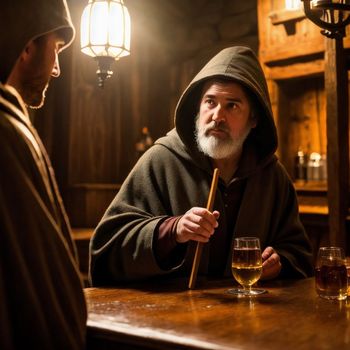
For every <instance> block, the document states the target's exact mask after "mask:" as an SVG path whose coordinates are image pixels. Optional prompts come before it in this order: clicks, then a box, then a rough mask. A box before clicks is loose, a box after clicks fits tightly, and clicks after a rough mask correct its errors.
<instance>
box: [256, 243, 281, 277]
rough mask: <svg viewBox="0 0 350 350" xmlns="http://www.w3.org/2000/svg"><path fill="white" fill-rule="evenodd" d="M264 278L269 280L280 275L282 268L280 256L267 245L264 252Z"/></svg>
mask: <svg viewBox="0 0 350 350" xmlns="http://www.w3.org/2000/svg"><path fill="white" fill-rule="evenodd" d="M262 261H263V264H262V275H261V279H262V280H269V279H272V278H275V277H277V276H278V275H279V273H280V272H281V269H282V265H281V259H280V256H279V255H278V254H277V253H276V252H275V250H274V249H273V248H272V247H266V248H265V250H264V251H263V253H262Z"/></svg>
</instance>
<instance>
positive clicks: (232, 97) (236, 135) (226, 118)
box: [196, 81, 256, 159]
mask: <svg viewBox="0 0 350 350" xmlns="http://www.w3.org/2000/svg"><path fill="white" fill-rule="evenodd" d="M255 126H256V122H255V121H254V120H253V119H252V118H251V107H250V103H249V100H248V98H247V96H246V94H245V92H244V90H243V89H242V87H241V86H240V85H239V84H238V83H235V82H212V81H211V82H207V83H206V84H205V85H204V88H203V93H202V97H201V100H200V105H199V113H198V116H197V120H196V138H197V144H198V147H199V149H200V150H201V151H202V152H203V153H204V154H206V155H208V156H209V157H211V158H213V159H225V158H230V157H233V156H235V155H237V154H238V153H240V152H241V150H242V146H243V142H244V140H245V139H246V137H247V136H248V134H249V132H250V130H251V129H252V128H254V127H255Z"/></svg>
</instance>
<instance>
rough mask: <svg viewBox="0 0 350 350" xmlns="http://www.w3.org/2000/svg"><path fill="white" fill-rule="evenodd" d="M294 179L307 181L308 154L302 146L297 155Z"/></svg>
mask: <svg viewBox="0 0 350 350" xmlns="http://www.w3.org/2000/svg"><path fill="white" fill-rule="evenodd" d="M294 179H295V180H296V181H307V155H306V154H305V153H304V151H302V150H301V149H300V148H299V150H298V153H297V155H296V157H295V172H294Z"/></svg>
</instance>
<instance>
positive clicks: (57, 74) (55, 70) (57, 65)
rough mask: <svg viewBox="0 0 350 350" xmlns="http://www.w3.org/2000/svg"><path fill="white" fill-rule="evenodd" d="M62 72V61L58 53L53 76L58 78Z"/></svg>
mask: <svg viewBox="0 0 350 350" xmlns="http://www.w3.org/2000/svg"><path fill="white" fill-rule="evenodd" d="M60 74H61V69H60V63H59V61H58V54H57V53H56V58H55V63H54V65H53V68H52V72H51V76H53V77H55V78H57V77H59V76H60Z"/></svg>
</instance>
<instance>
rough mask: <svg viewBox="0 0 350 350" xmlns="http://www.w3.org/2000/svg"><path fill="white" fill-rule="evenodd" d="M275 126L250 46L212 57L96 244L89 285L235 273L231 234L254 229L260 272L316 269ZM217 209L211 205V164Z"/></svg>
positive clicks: (291, 273)
mask: <svg viewBox="0 0 350 350" xmlns="http://www.w3.org/2000/svg"><path fill="white" fill-rule="evenodd" d="M276 148H277V133H276V128H275V125H274V121H273V115H272V110H271V104H270V100H269V95H268V90H267V84H266V80H265V77H264V74H263V71H262V69H261V67H260V64H259V61H258V59H257V57H256V56H255V54H254V53H253V51H252V50H250V49H249V48H247V47H240V46H237V47H230V48H226V49H224V50H222V51H221V52H220V53H218V54H217V55H216V56H215V57H214V58H212V59H211V60H210V61H209V62H208V63H207V64H206V65H205V66H204V67H203V69H202V70H201V71H200V72H199V73H198V74H197V76H196V77H195V78H194V79H193V80H192V82H191V83H190V84H189V86H188V87H187V89H186V90H185V91H184V93H183V95H182V96H181V98H180V100H179V102H178V105H177V108H176V112H175V129H173V130H172V131H170V132H169V133H168V134H167V135H166V136H165V137H163V138H160V139H159V140H157V141H156V142H155V145H154V146H153V147H151V148H150V149H149V150H148V151H147V152H146V153H145V154H144V155H143V156H142V157H141V158H140V160H139V161H138V162H137V164H136V165H135V167H134V168H133V169H132V171H131V173H130V174H129V176H128V177H127V179H126V180H125V182H124V184H123V185H122V187H121V189H120V191H119V193H118V194H117V196H116V197H115V198H114V200H113V201H112V203H111V204H110V206H109V208H108V209H107V211H106V213H105V215H104V216H103V218H102V220H101V222H100V223H99V225H98V226H97V228H96V231H95V233H94V236H93V238H92V240H91V244H90V255H91V265H90V278H91V282H92V283H93V285H107V284H117V283H121V282H125V281H135V280H142V279H146V278H150V277H154V276H161V275H165V274H172V275H183V276H188V277H189V275H190V272H191V268H192V263H193V258H194V251H195V246H196V243H197V242H202V243H206V244H204V246H203V251H202V256H201V261H200V265H199V269H198V274H199V275H206V276H213V277H222V276H231V259H232V250H233V239H234V238H235V237H240V236H255V237H258V238H259V239H260V242H261V246H262V249H263V253H262V258H263V272H262V278H263V279H272V278H276V277H279V278H282V277H293V278H294V277H295V278H303V277H307V276H310V275H312V273H313V268H312V252H311V245H310V242H309V240H308V238H307V236H306V234H305V231H304V228H303V226H302V224H301V222H300V220H299V214H298V204H297V198H296V193H295V190H294V187H293V185H292V182H291V180H290V178H289V176H288V175H287V173H286V171H285V169H284V168H283V166H282V165H281V163H280V162H279V161H278V160H277V158H276V156H275V155H274V153H275V151H276ZM214 168H218V169H219V172H220V178H219V182H218V188H217V191H216V196H215V201H214V211H213V212H212V213H211V212H209V211H208V210H207V209H205V205H206V202H207V198H208V194H209V190H210V184H211V178H212V175H213V169H214Z"/></svg>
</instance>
